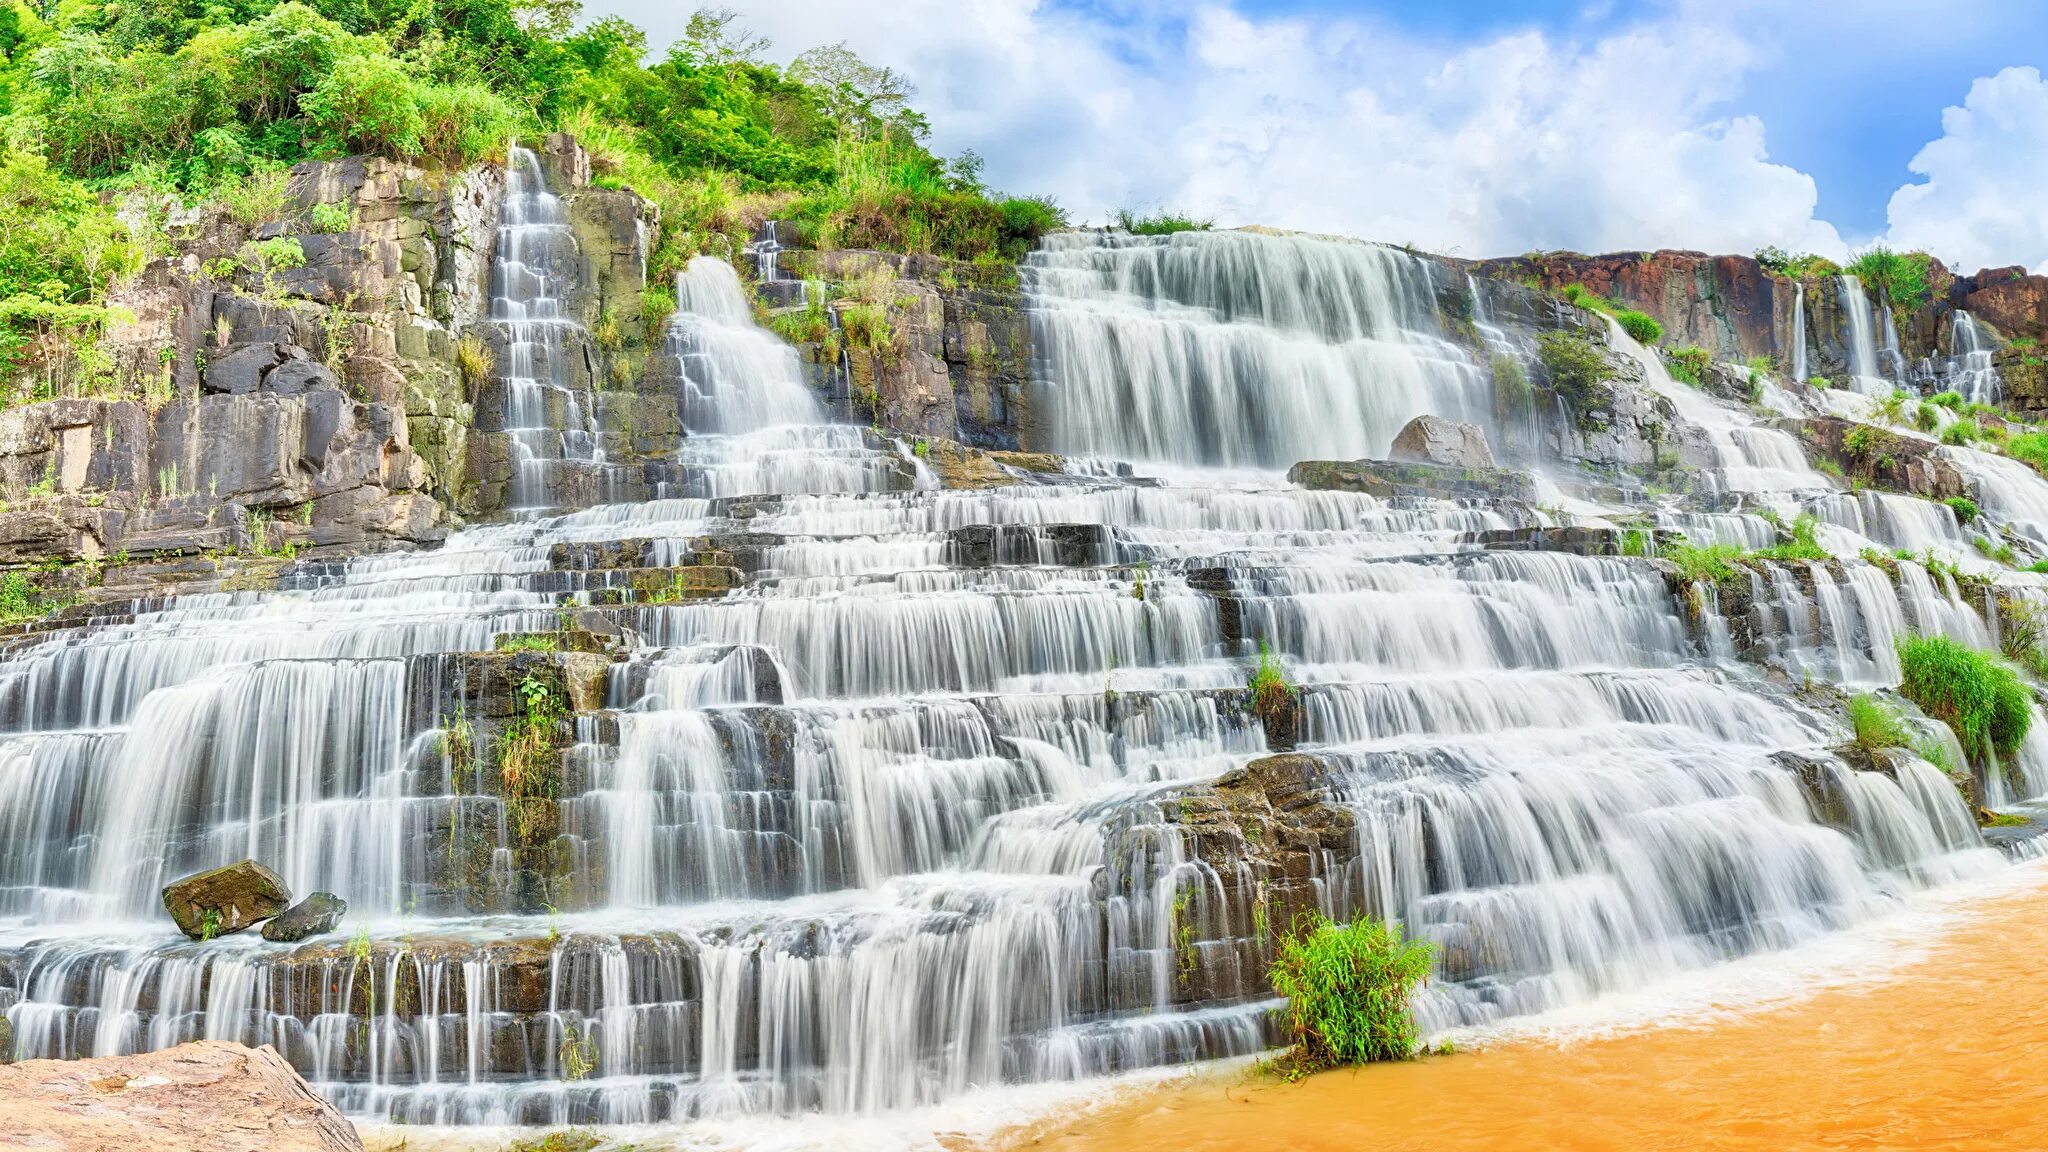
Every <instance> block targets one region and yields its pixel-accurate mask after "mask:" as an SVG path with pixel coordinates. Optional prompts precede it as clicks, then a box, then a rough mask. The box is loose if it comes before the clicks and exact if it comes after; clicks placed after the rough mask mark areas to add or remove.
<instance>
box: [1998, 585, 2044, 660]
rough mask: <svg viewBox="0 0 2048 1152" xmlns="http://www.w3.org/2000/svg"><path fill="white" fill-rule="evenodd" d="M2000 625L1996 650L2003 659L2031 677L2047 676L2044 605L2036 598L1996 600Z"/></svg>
mask: <svg viewBox="0 0 2048 1152" xmlns="http://www.w3.org/2000/svg"><path fill="white" fill-rule="evenodd" d="M1999 608H2000V613H1999V615H2000V617H2001V623H2002V625H2003V626H2002V627H2001V628H2000V629H1999V632H1998V649H1999V651H2000V652H2003V653H2004V654H2005V658H2006V659H2007V660H2010V661H2012V662H2013V663H2015V664H2017V665H2019V666H2020V667H2022V668H2025V669H2026V670H2027V671H2028V672H2029V673H2031V674H2032V675H2033V676H2034V678H2035V679H2037V680H2040V679H2048V649H2044V648H2043V644H2044V643H2048V607H2044V606H2043V605H2042V604H2041V603H2040V602H2039V601H2035V600H2022V599H2020V598H2018V597H2008V598H2005V599H2003V600H2001V601H1999Z"/></svg>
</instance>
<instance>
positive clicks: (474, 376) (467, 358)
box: [455, 334, 498, 396]
mask: <svg viewBox="0 0 2048 1152" xmlns="http://www.w3.org/2000/svg"><path fill="white" fill-rule="evenodd" d="M497 370H498V363H497V358H496V357H494V356H492V355H491V347H490V345H488V344H485V343H484V342H483V341H482V340H480V339H478V338H477V337H476V336H475V335H472V334H465V335H464V336H463V337H462V339H460V340H457V341H456V342H455V371H456V373H457V375H459V376H460V377H461V378H462V386H463V387H464V388H465V389H467V390H468V391H469V393H470V394H471V395H472V396H474V395H475V394H476V393H477V391H478V390H479V389H481V388H482V387H483V386H484V385H485V384H487V383H489V382H490V379H491V374H492V373H494V372H496V371H497Z"/></svg>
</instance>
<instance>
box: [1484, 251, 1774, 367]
mask: <svg viewBox="0 0 2048 1152" xmlns="http://www.w3.org/2000/svg"><path fill="white" fill-rule="evenodd" d="M1467 267H1468V268H1469V269H1470V270H1471V271H1472V272H1474V273H1475V274H1476V275H1479V276H1489V277H1495V278H1498V279H1502V280H1529V279H1533V280H1534V281H1535V282H1536V283H1537V284H1539V285H1541V286H1542V287H1543V288H1545V289H1548V290H1553V291H1554V290H1557V289H1561V288H1563V287H1564V286H1565V285H1567V284H1583V285H1585V286H1586V287H1587V288H1589V289H1591V290H1593V291H1594V292H1597V293H1599V294H1600V295H1602V296H1605V297H1607V298H1608V299H1610V300H1613V301H1615V302H1616V303H1618V304H1620V305H1621V306H1622V307H1624V308H1634V309H1638V310H1640V311H1643V312H1647V313H1649V314H1650V315H1651V316H1654V317H1656V318H1657V320H1658V322H1659V323H1661V324H1663V325H1664V340H1663V342H1664V343H1665V344H1667V345H1674V346H1675V345H1682V344H1697V345H1699V346H1700V347H1702V348H1706V349H1708V350H1709V351H1711V352H1712V353H1713V354H1714V357H1715V359H1717V360H1734V361H1742V360H1746V359H1748V358H1749V357H1751V356H1763V355H1774V354H1776V352H1777V351H1778V349H1779V348H1780V347H1781V346H1783V345H1784V344H1785V337H1786V336H1787V335H1788V334H1789V333H1790V331H1791V326H1792V282H1791V281H1789V280H1787V279H1785V278H1783V277H1779V276H1773V275H1771V274H1770V273H1769V272H1768V271H1766V270H1765V269H1764V267H1763V266H1762V265H1760V264H1758V263H1757V262H1756V261H1755V260H1754V259H1752V258H1750V257H1748V256H1709V255H1707V254H1706V253H1704V252H1675V251H1669V250H1663V251H1657V252H1610V253H1607V254H1605V255H1600V256H1582V255H1580V254H1579V253H1577V252H1541V253H1531V254H1529V255H1526V256H1514V257H1509V258H1506V259H1500V260H1481V261H1476V262H1473V263H1471V264H1469V265H1467Z"/></svg>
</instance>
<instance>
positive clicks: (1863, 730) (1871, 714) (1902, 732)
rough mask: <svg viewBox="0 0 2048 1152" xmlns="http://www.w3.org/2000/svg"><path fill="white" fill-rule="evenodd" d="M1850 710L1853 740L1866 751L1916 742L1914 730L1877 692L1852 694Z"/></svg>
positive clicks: (1850, 726) (1898, 746)
mask: <svg viewBox="0 0 2048 1152" xmlns="http://www.w3.org/2000/svg"><path fill="white" fill-rule="evenodd" d="M1848 714H1849V730H1850V732H1851V733H1852V734H1853V741H1854V743H1855V744H1856V746H1857V747H1858V748H1861V749H1862V750H1863V751H1864V752H1865V753H1874V752H1879V751H1882V750H1884V749H1886V748H1910V747H1912V746H1913V733H1912V732H1911V731H1910V730H1909V729H1908V728H1907V727H1906V723H1905V721H1904V720H1901V719H1900V718H1899V714H1898V713H1897V712H1895V711H1893V710H1892V708H1891V706H1890V705H1888V704H1886V703H1885V702H1884V701H1882V700H1880V699H1878V698H1877V697H1875V696H1872V695H1870V694H1868V693H1862V694H1859V695H1855V696H1851V697H1849V709H1848Z"/></svg>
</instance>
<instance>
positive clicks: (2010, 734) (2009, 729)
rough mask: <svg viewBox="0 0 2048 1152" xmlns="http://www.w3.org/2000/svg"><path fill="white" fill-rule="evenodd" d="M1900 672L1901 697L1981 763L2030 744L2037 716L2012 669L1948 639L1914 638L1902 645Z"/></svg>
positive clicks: (1901, 641)
mask: <svg viewBox="0 0 2048 1152" xmlns="http://www.w3.org/2000/svg"><path fill="white" fill-rule="evenodd" d="M1899 666H1900V669H1901V671H1902V673H1903V677H1904V678H1903V680H1902V681H1901V683H1900V685H1899V692H1900V694H1901V695H1903V696H1905V697H1906V699H1908V700H1911V701H1912V702H1913V703H1915V704H1917V705H1919V706H1920V710H1921V711H1923V712H1925V713H1927V714H1928V715H1929V716H1932V717H1934V718H1935V719H1936V720H1939V721H1941V722H1942V723H1944V724H1947V725H1948V726H1949V730H1950V731H1952V732H1954V733H1955V734H1956V739H1957V740H1958V741H1960V742H1961V743H1962V745H1963V748H1964V750H1965V751H1967V752H1968V753H1970V754H1971V755H1972V756H1975V757H1978V758H1979V759H1980V760H1981V761H1982V762H1983V763H1985V764H1990V763H1992V762H1994V761H1995V760H1996V758H1998V757H2000V756H2010V755H2012V754H2013V753H2015V752H2016V751H2018V750H2019V746H2020V742H2021V741H2022V740H2024V739H2026V735H2027V729H2028V727H2029V726H2030V725H2031V724H2032V723H2033V712H2032V710H2031V708H2030V707H2029V695H2028V692H2027V689H2026V685H2025V684H2023V683H2021V681H2020V678H2019V674H2018V673H2017V672H2015V671H2014V670H2013V667H2012V665H2010V664H2007V663H2005V662H2004V661H2002V660H1999V659H1997V658H1996V657H1993V656H1991V655H1990V654H1988V653H1985V652H1979V651H1977V650H1976V649H1974V648H1969V647H1965V646H1964V645H1962V644H1959V643H1957V642H1956V641H1954V640H1952V639H1950V638H1948V637H1947V636H1911V637H1907V638H1905V639H1902V640H1900V641H1899Z"/></svg>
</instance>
